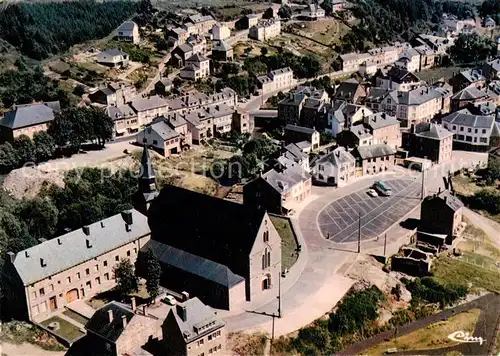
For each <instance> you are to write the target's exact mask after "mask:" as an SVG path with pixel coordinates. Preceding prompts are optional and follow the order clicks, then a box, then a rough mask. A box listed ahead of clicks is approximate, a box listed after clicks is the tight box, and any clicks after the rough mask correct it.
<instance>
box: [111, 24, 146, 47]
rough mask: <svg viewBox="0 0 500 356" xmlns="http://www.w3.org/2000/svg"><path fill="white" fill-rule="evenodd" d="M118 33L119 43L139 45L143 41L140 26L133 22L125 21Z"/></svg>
mask: <svg viewBox="0 0 500 356" xmlns="http://www.w3.org/2000/svg"><path fill="white" fill-rule="evenodd" d="M116 32H117V37H118V40H119V41H125V42H132V43H133V44H137V43H139V42H140V40H141V38H140V36H139V26H137V24H136V23H135V22H133V21H125V22H124V23H122V24H121V25H120V27H118V29H117V30H116Z"/></svg>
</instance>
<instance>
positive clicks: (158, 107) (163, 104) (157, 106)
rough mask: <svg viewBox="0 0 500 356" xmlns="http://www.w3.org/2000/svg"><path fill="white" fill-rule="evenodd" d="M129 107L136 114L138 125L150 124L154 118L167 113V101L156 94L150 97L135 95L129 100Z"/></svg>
mask: <svg viewBox="0 0 500 356" xmlns="http://www.w3.org/2000/svg"><path fill="white" fill-rule="evenodd" d="M130 107H131V108H132V109H133V110H134V111H135V113H136V114H137V121H138V124H139V126H145V125H147V124H150V123H151V121H153V119H154V118H156V117H158V116H162V115H166V114H167V113H168V111H169V110H168V103H167V101H166V100H165V99H163V98H162V97H160V96H158V95H154V96H151V97H146V98H143V97H137V98H135V99H134V100H132V101H131V102H130Z"/></svg>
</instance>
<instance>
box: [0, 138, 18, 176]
mask: <svg viewBox="0 0 500 356" xmlns="http://www.w3.org/2000/svg"><path fill="white" fill-rule="evenodd" d="M18 163H19V159H18V157H17V153H16V150H15V149H14V147H12V145H11V144H10V143H9V142H6V143H4V144H3V145H0V172H8V171H10V170H12V169H13V168H14V167H17V165H18Z"/></svg>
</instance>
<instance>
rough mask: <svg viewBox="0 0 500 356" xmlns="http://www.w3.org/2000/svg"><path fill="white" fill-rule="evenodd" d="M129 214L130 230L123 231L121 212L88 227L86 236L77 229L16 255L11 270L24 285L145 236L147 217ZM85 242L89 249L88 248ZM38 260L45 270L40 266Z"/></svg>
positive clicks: (124, 224)
mask: <svg viewBox="0 0 500 356" xmlns="http://www.w3.org/2000/svg"><path fill="white" fill-rule="evenodd" d="M130 213H131V214H132V224H131V225H129V227H130V231H127V229H126V223H125V220H124V216H123V214H126V213H125V212H124V213H121V214H117V215H114V216H112V217H110V218H107V219H104V220H101V221H99V222H96V223H94V224H90V225H88V227H89V235H86V234H85V233H84V231H83V229H78V230H74V231H71V232H69V233H67V234H65V235H62V236H59V237H58V238H54V239H52V240H48V241H45V242H42V243H40V244H38V245H35V246H33V247H30V248H27V249H26V250H23V251H20V252H18V253H17V254H16V255H15V257H14V267H15V268H16V270H17V273H18V274H19V276H20V278H21V280H22V281H23V283H24V285H29V284H32V283H35V282H37V281H39V280H42V279H44V278H47V277H49V276H53V275H55V274H57V273H60V272H62V271H64V270H66V269H69V268H72V267H74V266H76V265H79V264H81V263H83V262H85V261H88V260H92V259H93V258H95V257H98V256H100V255H102V254H104V253H107V252H109V251H112V250H114V249H116V248H118V247H120V246H122V245H125V244H127V243H129V242H132V241H135V240H137V239H138V238H140V237H143V236H146V235H148V234H149V233H150V230H149V225H148V221H147V218H146V216H144V215H142V214H141V213H139V212H138V211H136V210H134V209H132V210H131V211H130ZM87 240H88V241H89V242H90V244H91V247H87ZM41 259H43V261H44V263H45V267H42V266H41Z"/></svg>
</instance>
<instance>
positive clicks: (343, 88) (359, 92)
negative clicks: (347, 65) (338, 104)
mask: <svg viewBox="0 0 500 356" xmlns="http://www.w3.org/2000/svg"><path fill="white" fill-rule="evenodd" d="M365 97H366V89H365V87H364V86H363V85H362V84H360V83H359V82H358V81H357V80H356V79H355V78H351V79H348V80H346V81H343V82H342V83H340V85H339V87H338V88H337V90H336V91H335V95H334V100H344V101H347V102H348V103H351V104H361V101H362V100H363V99H364V98H365Z"/></svg>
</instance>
